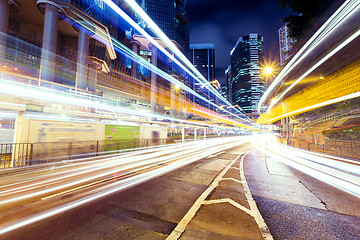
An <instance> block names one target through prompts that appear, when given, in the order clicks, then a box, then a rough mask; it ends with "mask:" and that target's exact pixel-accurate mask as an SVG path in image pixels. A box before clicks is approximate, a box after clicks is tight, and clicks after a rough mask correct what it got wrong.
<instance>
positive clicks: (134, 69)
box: [130, 39, 140, 78]
mask: <svg viewBox="0 0 360 240" xmlns="http://www.w3.org/2000/svg"><path fill="white" fill-rule="evenodd" d="M130 43H131V46H132V50H133V52H134V53H136V54H139V48H140V42H139V41H136V40H134V39H133V40H131V41H130ZM136 73H137V62H136V61H132V62H131V76H132V77H133V78H135V77H136Z"/></svg>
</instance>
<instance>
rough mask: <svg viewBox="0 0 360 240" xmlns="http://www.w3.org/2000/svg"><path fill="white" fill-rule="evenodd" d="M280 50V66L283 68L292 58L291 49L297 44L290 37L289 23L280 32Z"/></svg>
mask: <svg viewBox="0 0 360 240" xmlns="http://www.w3.org/2000/svg"><path fill="white" fill-rule="evenodd" d="M278 33H279V50H280V66H283V65H284V64H285V63H286V62H287V61H288V59H289V58H290V57H291V56H292V54H291V52H290V51H291V49H292V47H293V45H294V44H295V40H294V39H293V38H291V37H290V34H289V23H286V24H284V25H283V26H282V27H281V28H280V29H279V30H278Z"/></svg>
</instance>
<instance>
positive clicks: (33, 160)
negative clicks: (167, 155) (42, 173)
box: [0, 138, 174, 168]
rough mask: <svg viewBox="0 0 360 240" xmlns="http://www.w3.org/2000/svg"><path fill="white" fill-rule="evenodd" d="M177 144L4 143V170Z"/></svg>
mask: <svg viewBox="0 0 360 240" xmlns="http://www.w3.org/2000/svg"><path fill="white" fill-rule="evenodd" d="M169 143H174V140H173V139H171V138H167V139H166V138H165V139H158V138H154V139H141V140H139V139H135V140H103V141H78V142H42V143H40V142H39V143H3V144H0V168H10V167H21V166H30V165H34V164H42V163H51V162H59V161H64V160H71V159H80V158H85V157H93V156H101V155H106V154H112V153H117V152H120V151H124V150H125V151H131V150H134V149H137V148H139V147H140V148H142V147H149V146H156V145H165V144H169Z"/></svg>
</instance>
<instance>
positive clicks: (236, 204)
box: [203, 198, 254, 217]
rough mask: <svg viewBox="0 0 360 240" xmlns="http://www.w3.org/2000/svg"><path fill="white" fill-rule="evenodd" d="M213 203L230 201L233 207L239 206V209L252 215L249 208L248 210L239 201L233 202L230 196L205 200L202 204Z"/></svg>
mask: <svg viewBox="0 0 360 240" xmlns="http://www.w3.org/2000/svg"><path fill="white" fill-rule="evenodd" d="M214 203H230V204H231V205H233V206H234V207H236V208H239V209H240V210H242V211H244V212H246V213H247V214H249V215H250V216H252V217H254V215H253V213H252V212H251V210H249V209H247V208H246V207H244V206H242V205H241V204H240V203H237V202H235V201H234V200H232V199H231V198H221V199H214V200H207V201H205V202H204V203H203V204H204V205H210V204H214Z"/></svg>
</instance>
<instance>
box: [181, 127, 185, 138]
mask: <svg viewBox="0 0 360 240" xmlns="http://www.w3.org/2000/svg"><path fill="white" fill-rule="evenodd" d="M181 142H185V128H184V127H181Z"/></svg>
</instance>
